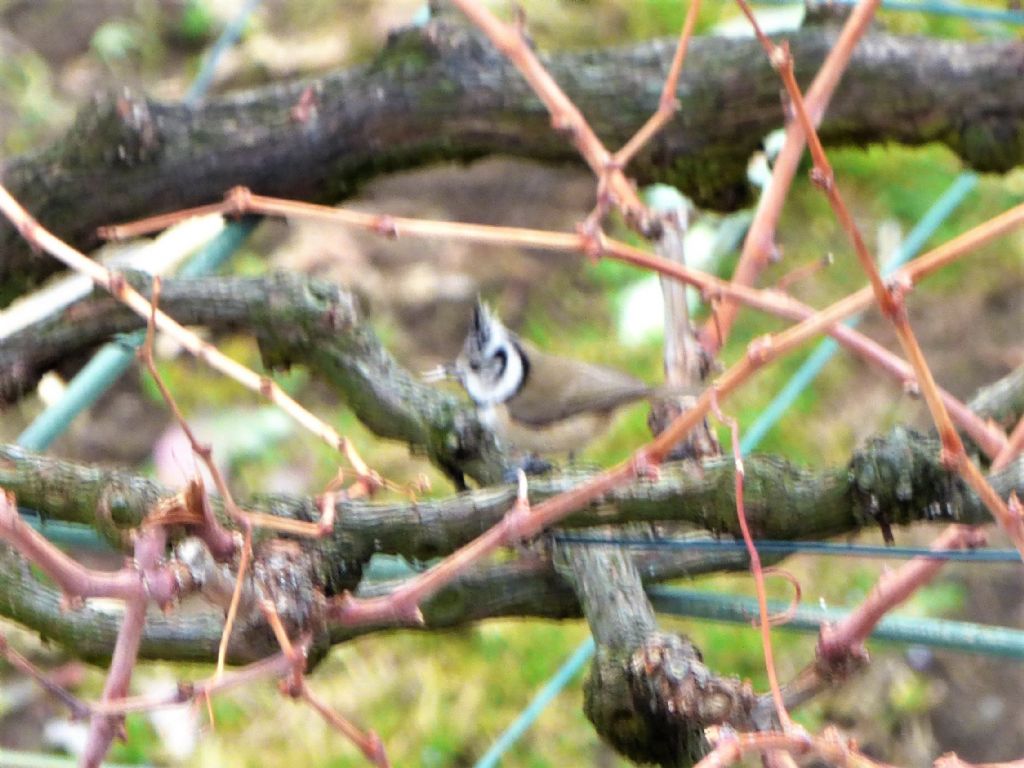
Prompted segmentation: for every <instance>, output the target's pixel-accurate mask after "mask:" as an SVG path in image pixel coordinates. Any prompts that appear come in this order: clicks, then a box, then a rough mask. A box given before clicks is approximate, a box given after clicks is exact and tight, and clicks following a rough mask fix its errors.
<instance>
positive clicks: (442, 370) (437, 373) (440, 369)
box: [420, 363, 457, 384]
mask: <svg viewBox="0 0 1024 768" xmlns="http://www.w3.org/2000/svg"><path fill="white" fill-rule="evenodd" d="M420 378H421V379H422V380H423V381H425V382H426V383H427V384H437V383H438V382H440V381H448V380H449V379H454V378H457V377H456V375H455V366H454V365H452V364H451V363H445V364H444V365H438V366H436V367H434V368H431V369H430V370H427V371H424V372H423V373H421V374H420Z"/></svg>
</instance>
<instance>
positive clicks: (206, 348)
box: [0, 185, 380, 487]
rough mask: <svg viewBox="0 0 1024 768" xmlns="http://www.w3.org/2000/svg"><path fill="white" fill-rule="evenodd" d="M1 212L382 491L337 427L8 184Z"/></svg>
mask: <svg viewBox="0 0 1024 768" xmlns="http://www.w3.org/2000/svg"><path fill="white" fill-rule="evenodd" d="M0 211H2V212H3V214H4V215H5V216H6V217H7V218H8V219H9V220H10V221H11V223H12V224H14V226H15V227H17V229H18V231H19V232H20V233H21V234H22V236H23V237H24V238H25V239H26V240H27V241H28V242H29V243H31V244H32V245H33V247H35V248H39V249H41V250H44V251H46V252H47V253H49V254H50V255H52V256H54V257H55V258H57V259H59V260H60V261H62V262H63V263H64V264H66V265H67V266H68V267H70V268H72V269H74V270H75V271H76V272H80V273H81V274H83V275H86V276H87V277H89V278H90V279H91V280H92V281H93V282H94V283H96V285H98V286H100V287H101V288H104V289H106V290H107V291H109V292H110V293H111V295H113V296H114V298H116V299H117V300H118V301H121V302H124V303H125V304H126V305H127V306H129V307H130V308H131V309H132V310H133V311H135V312H136V313H138V314H139V316H140V317H144V318H145V317H149V315H150V313H151V312H152V313H153V314H154V317H155V321H154V322H155V324H156V326H157V327H158V328H159V329H160V330H161V331H163V332H164V333H166V334H167V335H168V336H170V337H171V338H173V339H174V340H175V341H176V342H178V343H179V344H181V345H182V346H183V347H184V348H185V349H187V350H188V351H189V352H191V353H192V354H193V355H195V356H196V357H197V358H198V359H200V360H202V361H203V362H205V363H207V364H208V365H210V366H212V367H213V368H215V369H216V370H218V371H220V372H221V373H224V374H225V375H227V376H229V377H230V378H232V379H234V380H235V381H237V382H238V383H239V384H241V385H242V386H244V387H246V388H247V389H250V390H252V391H253V392H255V393H257V394H259V395H261V396H263V397H265V398H267V399H268V400H270V401H271V402H272V403H274V404H275V405H277V406H278V407H279V408H281V410H283V411H284V412H285V413H287V414H288V415H289V416H291V417H292V418H293V419H295V421H297V422H298V423H299V424H300V425H302V426H303V427H305V428H306V429H308V430H309V431H310V432H312V433H313V434H315V435H317V436H318V437H319V438H320V439H321V440H323V441H324V442H326V443H327V444H328V445H329V446H331V447H332V448H334V449H336V450H338V451H340V452H341V453H343V454H344V455H345V458H346V459H347V460H348V462H349V464H350V465H351V466H352V468H353V469H354V470H355V472H356V474H357V475H358V477H359V478H360V479H363V480H364V481H365V482H366V483H367V484H368V485H370V486H371V487H379V485H380V478H379V477H378V475H377V474H376V473H375V472H374V471H373V470H371V469H370V468H369V467H368V466H367V465H366V462H364V461H363V460H362V458H361V457H360V456H359V454H358V452H357V451H356V449H355V447H354V446H353V445H352V443H351V442H350V441H349V440H348V439H347V438H344V437H342V436H341V435H339V434H338V433H337V432H336V431H335V430H334V428H333V427H331V426H329V425H327V424H325V423H324V422H322V421H321V420H320V419H318V418H317V417H316V416H314V415H313V414H312V413H310V412H309V411H307V410H306V409H305V408H303V407H302V406H301V405H299V403H297V402H296V401H295V400H293V399H292V398H291V397H289V396H288V395H287V394H285V392H284V390H282V389H281V387H280V386H278V385H277V384H276V383H275V382H274V381H272V380H271V379H269V378H267V377H266V376H261V375H259V374H258V373H256V372H255V371H252V370H249V369H248V368H246V367H245V366H244V365H242V364H241V363H239V362H237V361H235V360H232V359H231V358H229V357H227V356H225V355H224V354H223V353H222V352H221V351H220V350H218V349H217V348H216V347H214V346H213V345H212V344H208V343H206V342H204V341H203V340H202V339H200V338H199V337H198V336H196V335H195V334H194V333H192V332H191V331H189V330H188V329H187V328H185V327H184V326H182V325H180V324H179V323H177V322H175V321H174V320H173V319H172V318H170V317H168V316H167V315H166V314H164V313H163V312H160V311H159V310H157V311H155V312H154V310H153V307H152V306H151V305H150V303H149V302H148V301H147V300H146V299H145V298H143V296H142V295H141V294H140V293H139V292H138V291H136V290H135V289H134V288H132V287H131V286H130V285H128V284H127V282H126V281H125V279H124V277H123V276H121V275H118V274H115V273H113V272H111V271H110V270H109V269H107V268H106V267H104V266H102V265H101V264H99V263H98V262H96V261H93V260H92V259H90V258H88V257H87V256H85V255H84V254H82V253H81V252H79V251H77V250H75V249H74V248H72V247H71V246H69V245H67V244H66V243H64V242H63V241H62V240H60V239H59V238H57V237H55V236H54V235H53V234H51V233H50V232H49V231H48V230H46V229H45V228H43V227H42V226H40V225H39V222H37V221H36V220H35V219H33V218H32V216H30V215H29V213H28V212H27V211H26V210H25V209H24V208H23V207H22V206H21V205H20V204H19V203H18V202H17V201H16V200H15V199H14V198H13V197H11V195H10V193H9V192H8V191H7V190H6V188H4V187H3V186H2V185H0Z"/></svg>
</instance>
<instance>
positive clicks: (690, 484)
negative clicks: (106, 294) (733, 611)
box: [0, 429, 1024, 591]
mask: <svg viewBox="0 0 1024 768" xmlns="http://www.w3.org/2000/svg"><path fill="white" fill-rule="evenodd" d="M937 448H938V443H937V442H936V441H935V440H933V439H931V438H926V437H924V436H922V435H918V434H916V433H913V432H909V431H907V430H903V429H897V430H895V431H894V432H893V433H892V434H891V435H889V436H888V437H886V438H882V439H876V440H873V441H871V442H870V443H869V444H868V445H866V446H865V447H864V448H863V449H862V450H860V451H858V452H857V453H855V455H854V456H853V458H852V459H851V461H850V463H849V464H848V465H846V466H840V467H836V468H831V469H819V470H807V469H802V468H798V467H795V466H793V465H792V464H790V463H788V462H786V461H784V460H782V459H779V458H775V457H771V456H752V457H750V458H749V459H748V460H747V461H746V472H747V477H746V509H747V517H748V520H749V522H750V525H751V529H752V531H753V534H754V536H756V537H759V538H772V539H820V538H825V537H829V536H837V535H841V534H844V533H849V532H852V531H855V530H857V529H859V528H861V527H864V526H866V525H874V524H876V523H882V524H886V525H903V524H908V523H912V522H916V521H920V520H940V521H951V522H961V523H968V524H977V523H987V522H990V521H991V518H990V517H989V515H988V513H987V512H986V511H985V509H984V507H983V505H982V504H981V503H980V501H979V500H978V499H977V497H976V496H974V494H973V493H972V492H971V491H970V490H969V489H968V488H966V487H965V486H964V485H963V483H962V481H960V480H959V479H957V478H956V477H955V475H953V474H950V473H949V472H948V471H947V470H946V469H944V468H943V467H942V466H941V462H940V459H939V454H938V450H937ZM588 476H589V475H588V474H587V473H585V472H565V473H563V474H560V475H557V476H553V477H546V478H536V479H534V480H532V481H531V483H530V494H531V499H532V500H533V501H535V502H537V501H540V500H542V499H545V498H548V497H550V496H553V495H555V494H557V493H560V492H563V491H565V490H566V489H568V488H571V487H575V486H577V485H579V484H580V483H581V482H584V481H585V480H586V479H587V477H588ZM992 482H993V485H994V486H995V487H996V489H997V490H998V492H999V493H1000V494H1001V495H1002V496H1003V497H1004V498H1005V497H1007V496H1008V495H1009V494H1010V493H1011V492H1013V491H1016V492H1017V493H1018V494H1024V459H1018V460H1017V461H1014V462H1011V463H1010V464H1009V465H1008V466H1007V467H1006V468H1004V469H1003V470H1001V471H1000V472H998V473H996V474H995V475H993V477H992ZM733 484H734V467H733V464H732V462H731V461H729V460H727V459H711V460H707V461H705V462H704V463H703V464H702V465H700V466H699V467H695V466H692V465H687V464H670V465H666V466H665V467H663V469H662V471H661V472H660V476H659V477H658V479H657V480H643V481H638V482H635V483H632V484H630V485H627V486H624V487H622V488H619V489H617V490H615V491H613V492H611V493H610V494H608V495H607V496H606V497H605V498H603V499H602V500H601V501H600V502H597V503H594V504H591V505H589V506H588V507H586V508H585V509H583V510H581V511H580V512H577V513H576V514H574V515H572V516H570V517H569V518H568V519H567V520H566V521H565V523H563V525H565V526H568V527H579V526H595V525H616V524H624V523H628V522H650V521H662V522H664V521H677V522H686V523H689V524H691V525H692V526H694V527H697V528H700V529H703V530H708V531H711V532H713V533H718V534H723V535H729V536H738V535H739V530H738V527H737V524H736V520H735V503H736V501H735V496H734V486H733ZM0 487H4V488H7V489H9V490H11V491H13V492H14V493H15V494H16V495H17V497H18V500H19V503H20V504H21V505H22V506H25V507H28V508H30V509H33V508H34V509H37V510H38V511H39V512H41V513H42V514H43V515H44V517H45V518H50V519H55V520H64V521H69V522H77V523H84V524H87V525H95V527H97V528H99V529H100V530H102V531H103V532H104V533H105V534H106V535H107V536H108V538H109V539H111V540H112V541H114V542H115V543H119V542H121V541H122V540H123V538H124V537H123V530H124V529H125V528H128V527H133V526H136V525H138V524H139V523H140V522H141V520H142V519H143V516H144V515H145V513H146V511H147V509H149V508H150V506H151V505H152V504H153V503H154V500H155V499H159V498H161V497H163V496H166V495H167V494H168V493H170V491H169V490H168V489H164V488H162V487H160V486H159V485H158V484H156V483H155V482H153V481H152V480H148V479H146V478H142V477H138V476H134V475H131V474H129V473H125V472H121V471H117V470H108V469H100V468H96V467H89V466H84V465H80V464H74V463H71V462H64V461H60V460H58V459H53V458H49V457H45V456H41V455H37V454H33V453H30V452H27V451H24V450H23V449H21V448H18V447H16V446H11V445H2V446H0ZM514 498H515V491H514V489H513V488H511V487H503V488H491V489H483V490H479V491H472V492H467V493H462V494H458V495H455V496H451V497H448V498H445V499H440V500H423V501H416V502H407V501H400V502H394V503H387V502H366V501H339V502H338V503H337V504H336V514H337V521H338V522H337V524H336V526H335V530H334V533H333V534H332V536H330V537H328V538H327V539H324V540H313V541H305V542H303V546H304V547H306V548H307V549H309V550H310V551H313V552H316V553H319V554H318V561H319V563H320V564H321V565H320V568H321V569H322V571H323V575H322V578H321V580H322V581H324V582H326V583H327V585H328V587H329V589H330V590H331V591H339V590H341V589H350V588H352V587H353V586H354V585H355V584H356V583H358V581H359V578H360V572H361V565H362V564H363V563H365V562H366V561H367V560H368V559H369V558H370V556H371V555H372V554H374V553H376V552H381V553H388V554H397V555H402V556H404V557H406V558H409V559H411V560H417V561H423V560H429V559H431V558H435V557H439V556H442V555H445V554H448V553H450V552H452V551H453V550H454V549H456V548H457V547H459V546H460V545H462V544H464V543H465V542H467V541H469V540H470V539H472V538H473V537H474V536H477V535H479V534H480V532H481V531H483V530H486V529H487V528H489V527H491V526H492V525H494V524H496V523H497V522H498V521H499V520H500V519H501V518H502V517H503V516H504V514H505V513H506V512H507V511H508V509H509V507H510V506H511V504H512V502H513V500H514ZM211 501H212V503H213V504H214V505H215V506H217V505H218V504H219V501H218V500H217V499H212V500H211ZM245 506H246V508H247V509H252V510H255V511H262V512H269V513H271V514H276V515H282V516H285V517H289V518H293V519H298V520H306V521H309V520H315V519H317V518H318V517H319V514H320V510H319V508H318V507H317V504H316V501H315V499H313V498H310V497H295V496H285V495H279V496H268V497H262V498H256V499H252V500H249V501H247V502H246V503H245ZM97 510H98V511H97ZM218 513H219V514H223V513H222V512H221V511H220V510H219V508H218Z"/></svg>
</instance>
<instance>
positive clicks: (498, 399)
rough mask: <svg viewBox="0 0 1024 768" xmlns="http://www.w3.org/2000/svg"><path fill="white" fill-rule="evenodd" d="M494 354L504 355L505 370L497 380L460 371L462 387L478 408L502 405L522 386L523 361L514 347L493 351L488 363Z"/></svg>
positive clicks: (474, 372) (510, 345)
mask: <svg viewBox="0 0 1024 768" xmlns="http://www.w3.org/2000/svg"><path fill="white" fill-rule="evenodd" d="M496 352H503V353H504V354H505V370H504V371H502V374H501V376H500V377H499V378H497V379H492V378H487V377H485V376H481V375H480V374H479V373H477V372H476V371H474V370H472V369H470V368H468V367H463V368H462V369H461V370H460V374H461V379H462V386H463V387H465V389H466V392H467V393H468V394H469V397H470V399H471V400H472V401H473V402H474V403H476V404H477V405H478V406H480V407H485V406H494V405H500V404H501V403H504V402H505V401H506V400H509V399H510V398H512V397H514V396H515V394H516V393H517V392H518V391H519V389H520V387H522V385H523V375H524V369H523V359H522V357H520V355H519V350H518V349H517V348H516V347H515V345H513V344H511V343H507V344H504V345H502V346H501V347H499V348H497V349H495V350H494V352H493V353H491V354H490V356H489V362H490V361H491V360H492V359H493V358H494V357H495V354H494V353H496ZM485 367H486V366H485Z"/></svg>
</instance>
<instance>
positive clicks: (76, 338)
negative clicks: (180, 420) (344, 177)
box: [0, 274, 507, 484]
mask: <svg viewBox="0 0 1024 768" xmlns="http://www.w3.org/2000/svg"><path fill="white" fill-rule="evenodd" d="M129 281H130V282H132V283H133V284H134V285H136V286H137V287H138V288H139V289H140V290H142V289H143V288H145V291H144V292H145V293H146V294H147V295H148V294H149V288H148V278H146V277H145V276H143V275H140V274H136V275H129ZM160 305H161V308H162V309H164V310H166V311H167V312H168V313H169V314H170V315H172V316H173V317H174V318H176V319H177V320H178V321H179V322H181V323H183V324H185V325H205V326H208V327H211V328H213V329H216V330H219V331H230V330H245V331H246V332H247V333H251V334H253V335H254V336H255V337H256V338H257V340H258V341H259V343H260V350H261V352H262V354H263V356H264V360H265V362H266V363H267V364H268V365H269V366H271V367H275V366H276V367H282V366H288V365H291V364H292V363H301V364H303V365H306V366H308V367H309V368H311V369H312V370H314V371H317V372H318V374H319V375H322V376H323V377H325V378H326V379H327V380H328V381H329V382H330V383H331V384H332V386H334V387H335V388H336V389H337V390H338V391H339V392H340V394H341V395H342V397H344V398H345V401H346V402H347V403H348V405H349V406H350V407H351V408H352V409H353V411H355V413H356V415H357V416H359V418H360V419H361V420H362V421H363V423H364V424H366V425H367V426H368V427H369V428H370V429H371V430H373V431H374V432H375V433H377V434H378V435H380V436H381V437H387V438H393V439H397V440H402V441H404V442H407V443H409V444H410V446H411V447H413V448H414V449H415V450H420V451H424V452H425V453H426V454H427V456H428V458H430V460H431V461H433V462H434V463H435V464H437V465H438V466H440V467H441V468H442V469H444V470H446V471H447V472H448V473H449V474H451V475H453V476H455V477H456V478H457V479H461V476H462V473H465V474H467V475H469V476H470V477H472V478H473V479H475V480H477V481H478V482H479V483H481V484H490V483H495V482H499V481H500V480H501V479H502V478H503V477H504V475H505V473H506V468H507V463H506V459H505V457H504V455H503V453H502V451H501V450H500V449H499V448H498V446H497V445H496V443H495V441H494V436H493V435H492V434H491V432H490V431H489V430H488V429H486V428H485V427H484V426H483V425H482V424H480V422H479V421H478V419H477V418H476V412H475V410H474V409H473V408H471V407H469V406H468V404H464V403H463V402H461V401H460V400H459V399H458V398H456V397H455V396H454V395H452V394H449V393H446V392H443V391H441V390H438V389H435V388H432V387H429V386H427V385H425V384H423V383H422V382H420V381H418V380H416V379H415V378H414V377H413V376H411V375H410V374H409V373H408V372H407V371H406V370H405V369H404V368H402V367H401V366H400V365H398V363H397V362H396V361H395V360H394V358H392V357H391V355H390V354H389V353H388V352H387V351H386V350H385V349H384V348H383V347H382V346H381V344H380V342H379V341H378V340H377V337H376V335H375V334H374V333H373V331H372V330H371V329H370V327H369V324H368V323H365V322H363V320H362V318H361V316H360V312H359V310H358V309H357V307H356V306H355V300H354V299H353V298H352V296H351V294H349V293H348V292H346V291H344V290H342V289H340V288H338V287H336V286H332V285H330V284H328V283H323V282H316V281H309V280H307V279H306V278H304V277H301V276H298V275H286V274H280V275H276V276H274V277H272V278H269V279H266V280H247V279H243V278H237V279H234V278H224V279H217V280H209V279H207V280H195V281H192V280H168V281H166V282H164V283H163V287H162V289H161V296H160ZM144 324H145V321H144V320H143V319H142V318H141V317H139V316H138V315H135V314H134V313H132V312H131V311H130V310H128V309H126V308H125V307H123V306H122V305H120V304H119V303H118V302H116V301H115V300H114V299H111V298H108V297H105V296H103V297H99V298H97V299H95V300H93V301H90V302H84V303H82V304H79V305H75V306H74V307H72V308H71V309H69V310H67V311H65V312H64V313H62V314H60V315H57V316H55V317H51V318H49V319H48V320H47V321H45V322H43V323H39V324H37V325H34V326H32V327H31V328H28V329H26V330H25V331H22V332H21V333H18V334H16V335H14V336H12V337H9V338H7V339H5V340H3V341H2V342H0V404H2V403H3V402H4V401H5V400H8V401H9V400H12V399H14V398H16V397H17V395H18V394H19V393H20V392H21V391H24V390H25V388H27V387H30V386H32V385H34V384H35V382H36V381H37V380H38V378H39V376H41V375H42V373H43V372H45V371H46V370H48V369H49V368H50V367H52V366H54V365H56V364H57V362H59V361H60V360H61V359H62V358H64V356H66V355H67V354H69V353H71V352H73V351H77V350H81V349H85V348H88V347H90V346H94V345H97V344H99V343H102V342H104V341H106V340H107V339H108V338H109V337H110V336H113V335H115V334H118V333H122V332H125V331H129V330H133V329H136V328H140V327H142V326H143V325H144Z"/></svg>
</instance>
